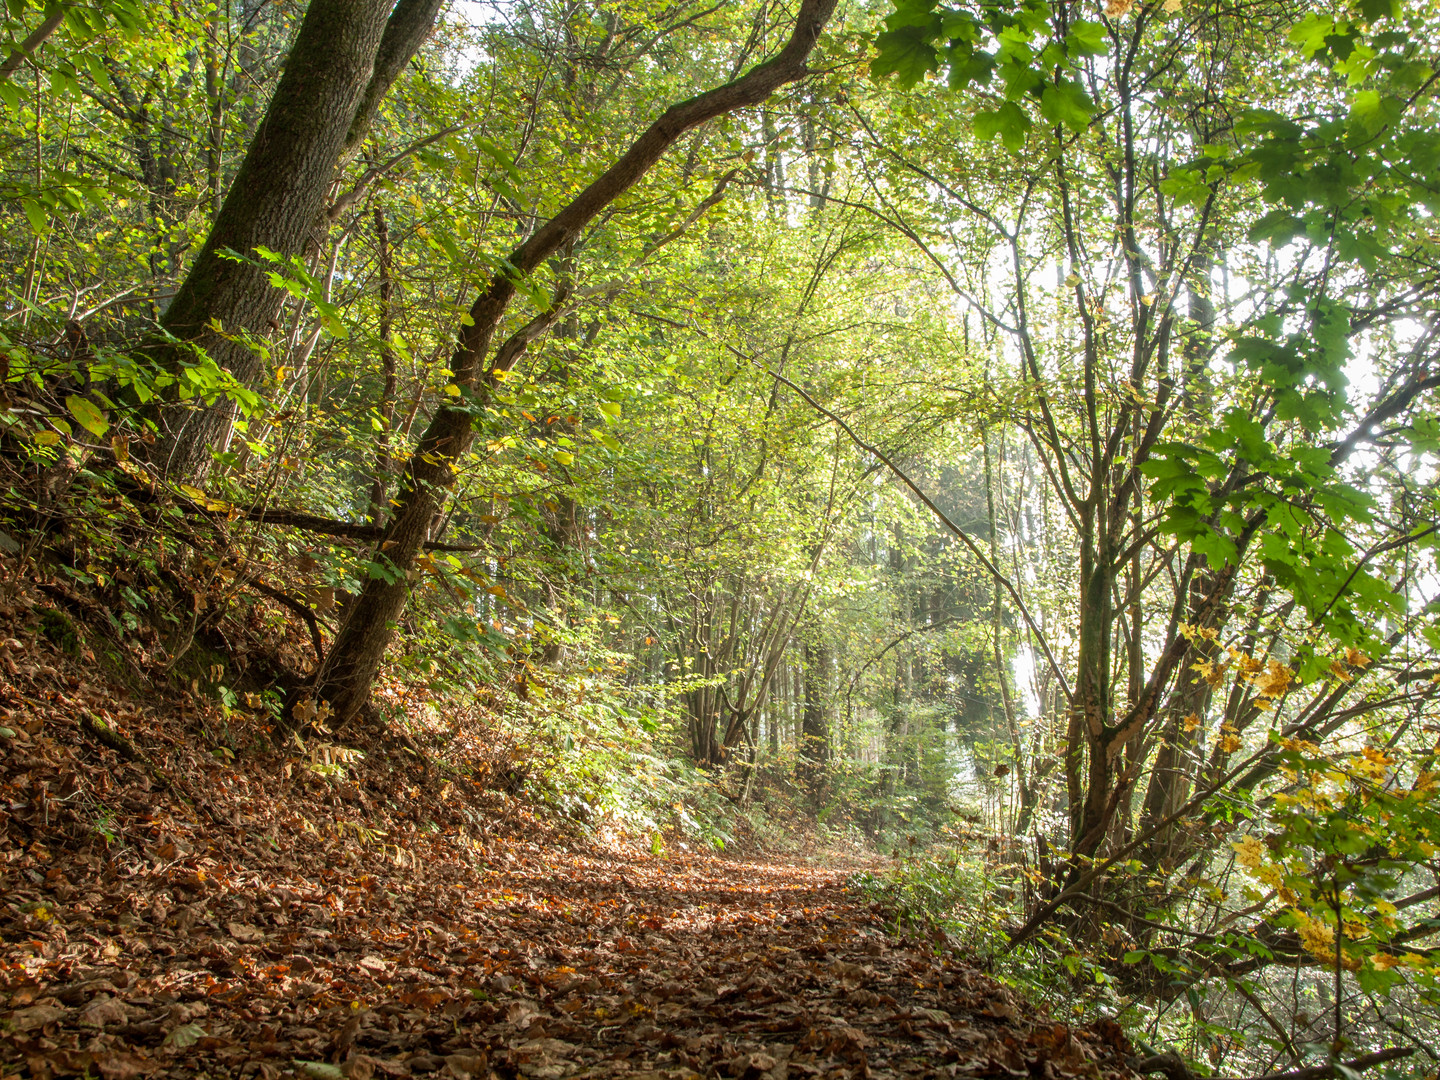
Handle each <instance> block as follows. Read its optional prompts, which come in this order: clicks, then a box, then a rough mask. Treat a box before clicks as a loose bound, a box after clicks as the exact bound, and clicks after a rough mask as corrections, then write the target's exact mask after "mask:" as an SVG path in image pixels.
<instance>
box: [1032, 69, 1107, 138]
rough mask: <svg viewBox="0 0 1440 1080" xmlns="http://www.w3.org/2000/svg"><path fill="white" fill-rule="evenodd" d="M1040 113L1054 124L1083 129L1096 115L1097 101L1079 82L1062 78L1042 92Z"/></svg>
mask: <svg viewBox="0 0 1440 1080" xmlns="http://www.w3.org/2000/svg"><path fill="white" fill-rule="evenodd" d="M1040 113H1041V115H1042V116H1044V117H1045V119H1046V120H1048V121H1049V122H1050V123H1052V124H1063V125H1065V126H1066V127H1068V128H1069V129H1070V130H1071V131H1082V130H1084V128H1085V125H1087V124H1088V123H1090V118H1091V117H1092V116H1094V115H1095V103H1094V102H1093V101H1091V100H1090V95H1089V94H1087V93H1085V91H1084V90H1082V89H1081V88H1080V85H1079V83H1075V82H1071V81H1070V80H1069V79H1061V80H1060V81H1059V82H1056V83H1052V84H1050V85H1047V86H1046V87H1045V89H1044V90H1042V91H1041V92H1040Z"/></svg>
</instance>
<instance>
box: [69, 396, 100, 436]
mask: <svg viewBox="0 0 1440 1080" xmlns="http://www.w3.org/2000/svg"><path fill="white" fill-rule="evenodd" d="M65 407H66V408H67V409H69V410H70V415H71V416H73V417H75V420H76V422H77V423H78V424H79V425H80V426H81V427H83V428H84V429H85V430H86V431H88V432H90V434H91V435H94V436H96V437H97V438H98V437H99V436H101V435H104V434H105V432H107V431H109V430H110V422H109V421H108V420H106V419H105V414H104V413H103V412H101V411H100V410H99V409H98V408H96V406H95V403H94V402H93V401H91V400H90V399H89V398H85V397H81V396H80V395H79V394H71V395H70V396H69V397H67V398H66V399H65Z"/></svg>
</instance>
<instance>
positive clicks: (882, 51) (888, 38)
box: [870, 26, 939, 90]
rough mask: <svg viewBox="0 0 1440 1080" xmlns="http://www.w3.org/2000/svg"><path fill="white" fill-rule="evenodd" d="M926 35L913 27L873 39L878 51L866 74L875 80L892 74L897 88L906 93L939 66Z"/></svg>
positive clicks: (887, 32)
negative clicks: (868, 73) (897, 85)
mask: <svg viewBox="0 0 1440 1080" xmlns="http://www.w3.org/2000/svg"><path fill="white" fill-rule="evenodd" d="M927 36H928V35H927V32H926V31H925V30H922V29H921V28H920V27H917V26H905V27H902V28H900V29H898V30H886V31H885V32H884V33H882V34H880V35H879V36H878V37H877V38H876V39H875V46H876V48H877V49H878V50H879V51H878V52H877V53H876V56H875V59H874V60H872V61H871V62H870V74H871V76H873V77H874V78H875V79H876V80H877V81H882V80H884V79H885V78H886V77H887V76H889V75H894V76H895V79H896V81H897V82H898V83H899V84H900V89H902V90H909V89H910V88H911V87H912V86H914V85H915V84H916V83H918V82H919V81H920V80H921V79H923V78H924V77H925V76H926V75H928V74H929V73H930V72H932V71H934V70H935V69H936V68H937V67H938V66H939V56H938V53H937V52H936V49H935V46H934V45H931V44H930V43H929V41H927V40H926V38H927Z"/></svg>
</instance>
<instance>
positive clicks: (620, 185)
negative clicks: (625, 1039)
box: [317, 0, 835, 723]
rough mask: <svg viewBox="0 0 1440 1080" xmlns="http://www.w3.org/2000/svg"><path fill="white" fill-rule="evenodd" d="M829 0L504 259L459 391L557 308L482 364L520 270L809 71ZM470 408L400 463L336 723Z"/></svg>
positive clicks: (478, 393) (395, 605) (457, 372)
mask: <svg viewBox="0 0 1440 1080" xmlns="http://www.w3.org/2000/svg"><path fill="white" fill-rule="evenodd" d="M834 6H835V0H803V2H802V4H801V6H800V11H799V14H798V15H797V18H796V23H795V29H794V31H793V33H792V34H791V37H790V40H789V41H788V42H787V43H786V45H785V47H784V48H783V49H782V50H781V51H780V52H779V54H777V55H776V56H775V57H774V58H773V59H771V60H768V61H766V62H765V63H763V64H760V65H759V66H757V67H755V68H752V69H751V70H750V71H748V72H747V73H746V74H744V75H742V76H741V77H740V78H738V79H736V80H734V81H733V82H729V83H726V84H725V85H723V86H720V87H717V88H716V89H713V90H708V91H706V92H704V93H702V94H700V95H698V96H696V97H693V98H690V99H689V100H688V101H683V102H680V103H679V104H676V105H672V106H671V107H670V108H669V109H667V110H666V111H665V112H664V113H663V114H662V115H661V116H660V117H659V119H657V120H656V121H655V122H654V123H652V124H651V125H650V126H649V127H648V128H647V129H646V130H645V132H644V133H643V134H642V135H641V136H640V137H639V138H638V139H636V140H635V141H634V142H633V143H632V144H631V145H630V148H629V149H628V150H627V151H626V152H625V153H624V155H622V156H621V157H620V159H619V160H618V161H616V162H615V164H614V165H612V166H610V168H608V169H607V170H605V172H604V173H602V174H601V175H600V176H599V177H597V178H596V179H595V180H594V181H592V182H591V184H590V185H589V186H588V187H586V188H585V189H584V190H583V191H581V192H580V194H579V195H577V196H576V197H575V198H574V200H572V201H571V202H570V203H569V204H568V205H567V206H566V207H565V208H564V209H562V210H561V211H560V212H559V213H558V214H556V215H555V217H553V218H551V219H550V221H549V222H547V223H546V224H545V225H544V226H542V227H541V228H540V229H538V230H536V232H534V233H533V234H532V235H531V237H530V239H528V240H527V241H526V242H525V243H523V244H521V245H520V246H519V247H518V248H516V249H515V250H514V251H513V252H512V253H511V254H510V257H509V260H508V266H507V268H506V269H505V270H504V271H503V272H501V273H498V274H497V275H496V276H495V277H494V278H492V279H491V281H490V284H489V287H488V288H487V289H486V290H485V292H484V293H482V294H481V295H480V297H479V299H477V300H476V301H475V303H474V305H473V306H472V307H471V308H470V325H468V326H466V327H465V328H464V329H463V330H462V331H461V338H460V345H459V348H458V349H457V350H456V353H455V357H454V359H453V360H452V361H451V364H450V368H451V370H452V371H453V372H454V376H453V378H454V382H455V385H456V386H458V387H460V389H461V391H462V393H465V394H468V395H469V396H470V397H472V398H475V399H481V400H483V399H484V398H485V397H486V396H487V395H488V392H489V389H490V387H491V386H492V385H493V381H494V380H495V378H496V375H497V373H501V372H504V371H508V370H509V369H510V367H512V366H513V365H514V364H515V362H516V361H517V360H518V359H519V358H520V356H521V355H522V353H523V352H524V349H525V347H526V346H527V345H528V343H529V342H530V341H531V340H533V338H535V337H538V336H540V335H541V334H543V333H544V332H545V331H546V330H547V329H549V327H550V325H551V324H552V323H553V322H554V321H555V319H556V318H558V317H559V314H560V312H559V311H558V310H555V309H554V308H552V310H551V311H549V312H542V313H541V314H540V315H539V316H537V317H536V318H535V319H532V320H531V322H530V323H528V324H526V326H525V327H522V328H521V329H520V330H519V331H517V332H516V334H514V335H512V336H511V337H510V338H509V339H508V340H507V341H506V342H505V343H504V344H502V345H501V347H500V348H499V349H498V350H497V351H496V354H495V356H494V357H493V358H492V359H491V360H490V364H489V367H488V369H486V368H485V367H483V366H482V365H483V364H484V362H485V359H486V356H487V354H488V353H489V351H490V343H491V339H492V338H493V336H494V334H495V330H496V328H497V327H498V325H499V323H500V319H501V317H502V316H503V315H504V313H505V309H506V308H507V307H508V306H509V304H510V300H511V298H512V297H513V296H514V295H515V291H516V288H517V279H518V278H520V277H521V276H523V275H526V274H529V273H531V272H533V271H534V270H535V269H536V268H537V267H538V266H540V265H541V264H542V263H543V262H544V261H545V260H546V259H548V258H549V257H550V256H551V255H553V254H554V253H555V252H556V251H558V250H559V249H560V247H561V246H562V245H564V244H565V243H567V242H569V241H571V240H573V239H574V238H575V237H576V236H577V235H578V234H579V232H580V230H581V229H583V228H584V227H585V226H586V225H587V224H588V223H589V222H590V221H591V220H593V219H594V217H595V216H596V215H597V214H598V213H600V211H602V210H603V209H604V208H605V207H606V206H608V205H609V204H610V203H611V202H612V201H613V200H614V199H615V198H617V197H618V196H619V195H621V194H623V193H624V192H625V191H627V190H629V189H630V188H631V187H632V186H634V184H635V183H636V182H638V181H639V180H640V179H641V177H643V176H644V175H645V174H646V173H647V172H649V171H650V169H651V167H652V166H653V165H655V163H656V162H658V161H659V160H660V158H661V157H662V156H663V155H664V153H665V152H666V151H667V150H668V149H669V148H670V147H671V146H672V145H673V144H674V143H675V142H676V140H678V139H679V138H680V137H681V136H682V135H684V134H685V133H686V132H687V131H690V130H692V129H694V128H695V127H697V126H699V125H700V124H703V123H705V122H706V121H708V120H712V119H714V118H715V117H718V116H723V115H725V114H726V113H730V112H734V111H735V110H737V109H743V108H748V107H750V106H753V105H758V104H759V103H760V102H762V101H764V100H765V99H766V98H767V97H769V96H770V94H771V93H773V92H774V91H775V90H776V89H778V88H779V87H781V86H784V85H785V84H787V83H790V82H793V81H795V80H796V79H798V78H800V77H801V76H803V75H805V74H806V72H807V68H806V63H805V62H806V59H807V58H808V57H809V55H810V52H811V50H812V49H813V48H814V47H815V43H816V41H817V40H818V39H819V36H820V31H821V30H822V29H823V28H824V26H825V24H826V23H827V22H828V21H829V19H830V15H831V13H832V11H833V10H834ZM471 416H472V410H471V407H470V406H469V403H467V406H466V407H463V408H455V407H448V406H447V407H442V408H441V409H439V410H438V411H437V412H436V414H435V416H434V418H433V419H432V420H431V422H430V425H429V427H428V428H427V429H426V431H425V434H424V435H423V436H422V437H421V439H420V444H419V446H418V447H417V448H416V451H415V453H414V454H413V455H412V456H411V458H410V461H409V463H408V464H407V465H406V467H405V469H404V475H405V478H406V480H405V486H404V488H403V489H402V491H401V493H400V498H399V506H398V507H397V509H396V512H395V514H394V516H393V517H392V518H391V520H390V523H389V525H388V527H387V528H386V530H385V538H384V540H383V541H382V543H381V546H380V550H381V551H383V552H384V556H382V557H387V558H388V559H389V560H390V562H391V564H392V567H393V570H392V573H391V574H390V575H389V579H388V580H387V579H385V578H379V577H374V578H371V579H370V580H369V581H367V582H366V584H365V588H364V590H363V591H362V592H361V594H360V596H359V597H358V598H357V599H356V601H355V603H354V604H352V605H351V606H350V609H349V613H348V616H347V618H346V620H345V623H344V625H343V626H342V627H341V629H340V633H339V634H338V635H337V637H336V639H335V643H334V645H333V646H332V647H331V650H330V653H329V655H328V656H327V657H326V659H325V664H324V667H323V668H322V670H321V672H320V678H319V681H318V684H317V694H318V696H319V697H320V698H321V699H322V700H325V701H328V702H329V703H330V707H331V709H332V710H333V714H334V715H335V717H336V719H337V720H338V721H339V722H342V723H343V722H344V721H346V720H348V719H350V718H351V717H353V716H354V715H355V714H356V713H357V712H359V710H360V709H361V708H362V707H363V706H364V705H365V703H366V702H367V701H368V700H369V697H370V686H371V684H372V683H373V682H374V679H375V675H376V673H377V672H378V671H379V668H380V663H381V661H382V659H383V658H384V655H385V649H386V646H387V645H388V644H389V642H390V635H391V629H392V627H393V626H394V624H395V623H396V621H397V620H398V619H399V617H400V615H401V613H402V612H403V611H404V610H405V604H406V601H407V600H408V598H409V593H410V584H409V581H408V580H407V574H408V572H409V570H410V567H411V565H412V563H413V562H414V559H415V556H416V554H417V553H418V552H419V550H420V547H421V545H422V544H423V543H424V542H425V539H426V533H427V531H428V526H429V522H430V519H431V518H432V517H433V516H434V514H435V511H436V510H437V509H438V507H439V506H440V503H441V500H442V499H443V498H444V492H445V490H446V488H447V487H448V486H449V485H450V484H451V483H453V481H454V475H455V466H456V465H457V464H458V463H459V461H460V458H461V457H462V455H463V454H464V453H465V451H466V449H467V448H468V447H469V445H470V442H471V440H472V438H473V437H474V433H473V431H472V429H471V422H472V421H471Z"/></svg>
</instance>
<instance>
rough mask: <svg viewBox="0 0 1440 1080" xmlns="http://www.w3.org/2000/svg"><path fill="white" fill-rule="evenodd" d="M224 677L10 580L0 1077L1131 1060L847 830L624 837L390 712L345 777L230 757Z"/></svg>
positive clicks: (793, 1068) (705, 1073) (777, 1075)
mask: <svg viewBox="0 0 1440 1080" xmlns="http://www.w3.org/2000/svg"><path fill="white" fill-rule="evenodd" d="M213 708H214V706H211V705H208V704H206V703H205V702H203V701H199V700H198V699H196V698H194V697H193V696H188V695H175V694H170V695H168V696H167V695H165V694H161V693H159V692H156V693H150V692H148V691H147V692H146V693H145V694H144V696H143V697H142V696H141V695H138V694H135V693H132V692H131V691H129V690H127V689H126V688H125V687H123V686H121V685H119V684H117V683H115V682H112V681H107V680H105V679H104V678H103V677H102V676H101V675H99V674H97V672H96V670H95V665H94V664H93V663H90V662H88V660H87V659H86V658H85V657H83V656H80V657H76V656H72V655H68V654H67V653H66V652H64V651H62V650H61V649H59V648H57V647H54V646H52V645H51V644H50V643H49V642H47V641H46V640H45V639H44V638H43V637H42V636H41V635H39V634H38V633H37V632H36V628H35V620H34V614H33V604H29V603H27V602H26V600H25V597H23V596H22V598H21V600H20V601H18V602H11V603H10V605H9V606H0V829H3V833H0V936H3V947H0V1077H6V1078H8V1077H10V1076H17V1077H18V1076H31V1077H37V1078H48V1077H59V1076H97V1075H98V1076H100V1077H103V1078H105V1080H123V1078H129V1077H156V1078H159V1077H165V1076H169V1077H189V1076H210V1077H231V1076H234V1077H259V1078H263V1080H273V1078H275V1077H280V1076H299V1077H310V1078H314V1080H371V1078H374V1077H392V1076H436V1077H453V1078H460V1080H463V1078H472V1080H491V1078H492V1077H493V1078H495V1080H519V1078H526V1080H566V1078H570V1077H582V1076H583V1077H594V1078H597V1080H598V1078H605V1077H617V1078H618V1077H625V1078H631V1080H694V1078H698V1077H706V1078H712V1077H713V1078H721V1077H728V1078H733V1080H791V1078H796V1080H804V1078H810V1077H825V1078H833V1080H863V1078H869V1077H907V1076H917V1077H918V1076H946V1077H982V1076H984V1077H990V1076H994V1077H1009V1076H1026V1077H1051V1078H1060V1077H1069V1076H1085V1077H1091V1078H1093V1077H1102V1078H1103V1077H1122V1076H1123V1077H1129V1076H1133V1073H1131V1072H1130V1071H1129V1070H1128V1069H1127V1067H1126V1065H1125V1059H1126V1055H1127V1053H1128V1051H1129V1046H1128V1045H1127V1043H1126V1040H1125V1037H1124V1035H1123V1033H1122V1032H1121V1031H1120V1029H1119V1027H1118V1026H1117V1025H1115V1024H1114V1023H1111V1022H1105V1021H1102V1022H1100V1023H1099V1024H1097V1025H1092V1026H1089V1027H1085V1028H1079V1027H1072V1026H1068V1025H1066V1024H1062V1023H1057V1022H1054V1021H1052V1020H1050V1019H1048V1018H1047V1017H1045V1016H1043V1015H1041V1014H1040V1013H1039V1012H1037V1010H1035V1009H1034V1008H1033V1007H1032V1006H1030V1005H1029V1004H1028V1003H1026V1002H1024V1001H1022V1000H1020V999H1019V998H1017V997H1016V996H1015V995H1013V994H1012V993H1011V992H1010V991H1009V990H1007V989H1006V988H1005V987H1003V986H1001V985H999V984H997V983H996V982H994V981H993V980H991V979H989V978H988V977H987V976H985V975H984V974H983V973H982V972H981V971H979V970H977V969H976V968H974V967H971V966H968V965H967V964H965V963H963V962H961V961H959V960H957V959H955V958H953V957H951V958H945V959H942V958H940V957H937V956H936V955H934V954H933V953H931V952H929V951H928V950H926V949H925V948H924V947H922V946H920V945H918V944H914V943H905V942H902V941H898V940H896V939H893V938H890V937H888V936H887V935H886V933H885V931H884V927H883V925H882V922H881V920H880V918H879V916H878V915H877V914H876V913H875V911H874V910H872V908H871V907H870V905H869V904H868V903H867V902H866V901H865V900H864V899H863V898H862V897H860V896H859V895H858V894H857V893H855V892H853V891H849V890H847V889H846V888H845V887H844V881H845V877H846V874H847V871H848V870H850V869H851V868H852V866H851V865H850V864H847V863H846V862H845V861H844V860H843V859H840V860H828V863H827V860H826V859H824V858H823V857H822V858H814V859H810V860H805V861H801V860H791V861H785V860H783V859H778V860H777V859H768V858H765V857H763V856H760V855H753V854H752V855H750V856H741V857H736V856H732V857H720V856H716V855H699V854H694V853H689V852H681V851H679V850H678V849H677V848H672V849H671V850H670V851H669V852H668V853H667V854H665V855H655V854H653V853H651V852H650V851H649V850H648V846H647V847H646V848H635V847H629V846H626V845H624V844H623V843H618V842H617V843H609V844H607V843H604V842H602V841H601V840H599V839H597V838H595V837H593V836H590V837H587V836H584V835H582V834H580V833H579V832H578V831H577V830H576V829H575V828H574V827H573V826H568V825H567V823H565V822H564V821H559V822H557V821H555V820H554V819H552V818H547V817H545V816H544V815H542V814H540V813H538V812H537V810H536V808H535V807H533V806H530V805H528V804H526V803H525V802H524V801H523V800H522V799H519V798H516V797H514V796H513V795H511V794H508V793H507V792H506V791H505V790H504V785H503V784H497V783H493V782H488V781H487V779H486V778H491V779H493V778H494V777H497V776H498V775H499V774H500V772H501V769H500V767H499V766H496V767H494V768H489V769H481V768H476V769H474V770H472V772H471V773H470V775H469V776H468V777H467V776H464V775H460V774H457V775H456V776H455V777H453V778H452V779H450V780H445V781H441V780H440V779H439V778H438V777H437V776H436V775H435V770H432V769H431V768H430V767H429V765H428V763H426V762H425V761H423V760H420V759H417V758H416V757H415V755H413V754H410V753H407V752H400V751H396V752H394V753H387V750H390V749H394V748H393V747H388V746H387V744H386V742H385V741H384V740H383V739H382V738H381V736H380V733H377V732H372V733H371V734H370V736H369V737H370V739H371V741H372V745H371V746H369V747H368V748H367V749H368V750H369V753H368V755H367V757H366V758H365V760H364V761H363V762H360V763H358V764H357V765H356V767H354V768H352V769H349V770H348V771H347V774H346V776H345V778H344V779H343V781H342V780H340V779H338V778H336V777H329V778H325V777H320V776H316V775H314V774H313V773H311V772H309V771H307V770H304V769H300V770H296V769H295V768H294V767H293V766H294V761H293V760H289V759H287V757H286V755H285V754H283V753H279V752H275V751H273V750H268V749H267V750H259V749H257V750H254V751H246V752H245V753H244V754H243V755H242V756H241V757H240V758H239V759H238V760H231V757H230V756H227V755H224V754H219V755H217V754H216V753H214V752H213V751H212V750H207V748H206V740H205V738H204V737H203V733H204V732H205V731H207V730H210V728H209V727H207V725H210V726H212V727H213V725H214V724H215V723H216V722H217V721H218V717H217V716H215V715H213V714H210V713H207V709H209V710H213ZM107 733H110V734H109V735H108V736H107ZM347 734H349V733H347ZM116 735H119V736H120V737H119V738H117V737H116ZM257 745H258V744H257ZM131 751H133V752H131ZM477 777H478V778H479V779H478V781H477V779H476V778H477Z"/></svg>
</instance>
